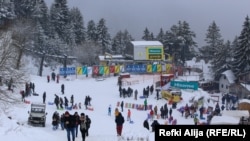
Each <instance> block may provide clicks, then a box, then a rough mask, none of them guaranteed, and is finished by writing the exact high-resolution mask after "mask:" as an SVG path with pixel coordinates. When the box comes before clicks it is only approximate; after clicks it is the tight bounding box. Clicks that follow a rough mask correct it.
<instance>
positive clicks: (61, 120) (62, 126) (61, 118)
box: [60, 113, 64, 130]
mask: <svg viewBox="0 0 250 141" xmlns="http://www.w3.org/2000/svg"><path fill="white" fill-rule="evenodd" d="M60 122H61V123H60V125H61V129H62V130H64V113H63V114H61V117H60Z"/></svg>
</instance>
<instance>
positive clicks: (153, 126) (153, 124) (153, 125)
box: [151, 120, 160, 132]
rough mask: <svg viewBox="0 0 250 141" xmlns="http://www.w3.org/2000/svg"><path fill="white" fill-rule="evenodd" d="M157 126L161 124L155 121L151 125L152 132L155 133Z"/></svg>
mask: <svg viewBox="0 0 250 141" xmlns="http://www.w3.org/2000/svg"><path fill="white" fill-rule="evenodd" d="M156 125H160V123H159V122H158V121H157V120H154V121H153V122H152V124H151V127H152V132H154V131H155V126H156Z"/></svg>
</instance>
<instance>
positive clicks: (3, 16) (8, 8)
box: [0, 1, 15, 29]
mask: <svg viewBox="0 0 250 141" xmlns="http://www.w3.org/2000/svg"><path fill="white" fill-rule="evenodd" d="M14 18H15V13H14V6H13V3H12V2H5V1H0V29H1V26H3V25H5V24H7V23H8V21H10V20H13V19H14Z"/></svg>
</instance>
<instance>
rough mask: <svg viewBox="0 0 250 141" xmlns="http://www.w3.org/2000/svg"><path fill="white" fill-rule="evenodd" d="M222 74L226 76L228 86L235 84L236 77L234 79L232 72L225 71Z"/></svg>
mask: <svg viewBox="0 0 250 141" xmlns="http://www.w3.org/2000/svg"><path fill="white" fill-rule="evenodd" d="M222 74H223V75H225V76H226V78H227V80H228V82H229V83H230V84H233V83H234V82H235V80H236V77H235V75H234V73H233V72H232V70H226V71H224V72H222Z"/></svg>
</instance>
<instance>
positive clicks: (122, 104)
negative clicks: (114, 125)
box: [121, 101, 124, 112]
mask: <svg viewBox="0 0 250 141" xmlns="http://www.w3.org/2000/svg"><path fill="white" fill-rule="evenodd" d="M123 106H124V103H123V101H122V102H121V111H122V112H123Z"/></svg>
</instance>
